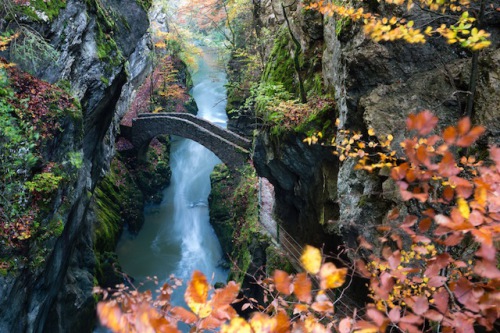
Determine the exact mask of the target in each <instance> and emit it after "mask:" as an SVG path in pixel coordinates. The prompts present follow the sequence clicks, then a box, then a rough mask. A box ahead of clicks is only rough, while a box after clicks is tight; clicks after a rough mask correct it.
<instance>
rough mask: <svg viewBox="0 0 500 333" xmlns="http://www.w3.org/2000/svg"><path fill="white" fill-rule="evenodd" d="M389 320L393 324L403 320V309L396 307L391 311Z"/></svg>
mask: <svg viewBox="0 0 500 333" xmlns="http://www.w3.org/2000/svg"><path fill="white" fill-rule="evenodd" d="M389 319H390V320H391V321H392V322H393V323H397V322H399V319H401V309H400V308H399V307H395V308H393V309H392V310H391V311H389Z"/></svg>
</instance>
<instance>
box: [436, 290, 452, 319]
mask: <svg viewBox="0 0 500 333" xmlns="http://www.w3.org/2000/svg"><path fill="white" fill-rule="evenodd" d="M432 299H433V300H434V306H435V307H436V308H437V309H438V310H439V312H441V313H443V314H446V313H447V312H448V300H449V299H450V296H449V294H448V292H447V291H446V290H445V289H441V290H439V291H437V292H435V293H434V295H433V298H432Z"/></svg>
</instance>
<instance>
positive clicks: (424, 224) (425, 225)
mask: <svg viewBox="0 0 500 333" xmlns="http://www.w3.org/2000/svg"><path fill="white" fill-rule="evenodd" d="M431 225H432V220H431V219H430V218H429V217H426V218H424V219H422V221H420V223H419V224H418V229H419V230H420V231H421V232H426V231H427V230H429V228H430V227H431Z"/></svg>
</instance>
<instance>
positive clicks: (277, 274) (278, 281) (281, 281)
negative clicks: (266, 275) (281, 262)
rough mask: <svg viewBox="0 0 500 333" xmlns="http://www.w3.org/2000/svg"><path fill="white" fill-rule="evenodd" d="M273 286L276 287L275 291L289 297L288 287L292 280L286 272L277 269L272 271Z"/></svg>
mask: <svg viewBox="0 0 500 333" xmlns="http://www.w3.org/2000/svg"><path fill="white" fill-rule="evenodd" d="M274 284H275V285H276V290H278V291H279V292H280V293H282V294H285V295H290V294H291V293H292V291H291V290H290V286H291V284H292V280H291V278H290V276H289V275H288V273H287V272H285V271H281V270H279V269H277V270H275V271H274Z"/></svg>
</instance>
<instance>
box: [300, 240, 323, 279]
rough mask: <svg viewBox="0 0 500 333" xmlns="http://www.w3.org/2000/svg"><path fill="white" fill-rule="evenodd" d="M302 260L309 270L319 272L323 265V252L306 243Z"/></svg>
mask: <svg viewBox="0 0 500 333" xmlns="http://www.w3.org/2000/svg"><path fill="white" fill-rule="evenodd" d="M300 262H301V263H302V266H304V268H305V269H306V271H307V272H309V273H311V274H317V273H318V272H319V269H320V267H321V252H320V250H319V249H317V248H315V247H313V246H309V245H306V247H305V248H304V253H303V254H302V256H301V257H300Z"/></svg>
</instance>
